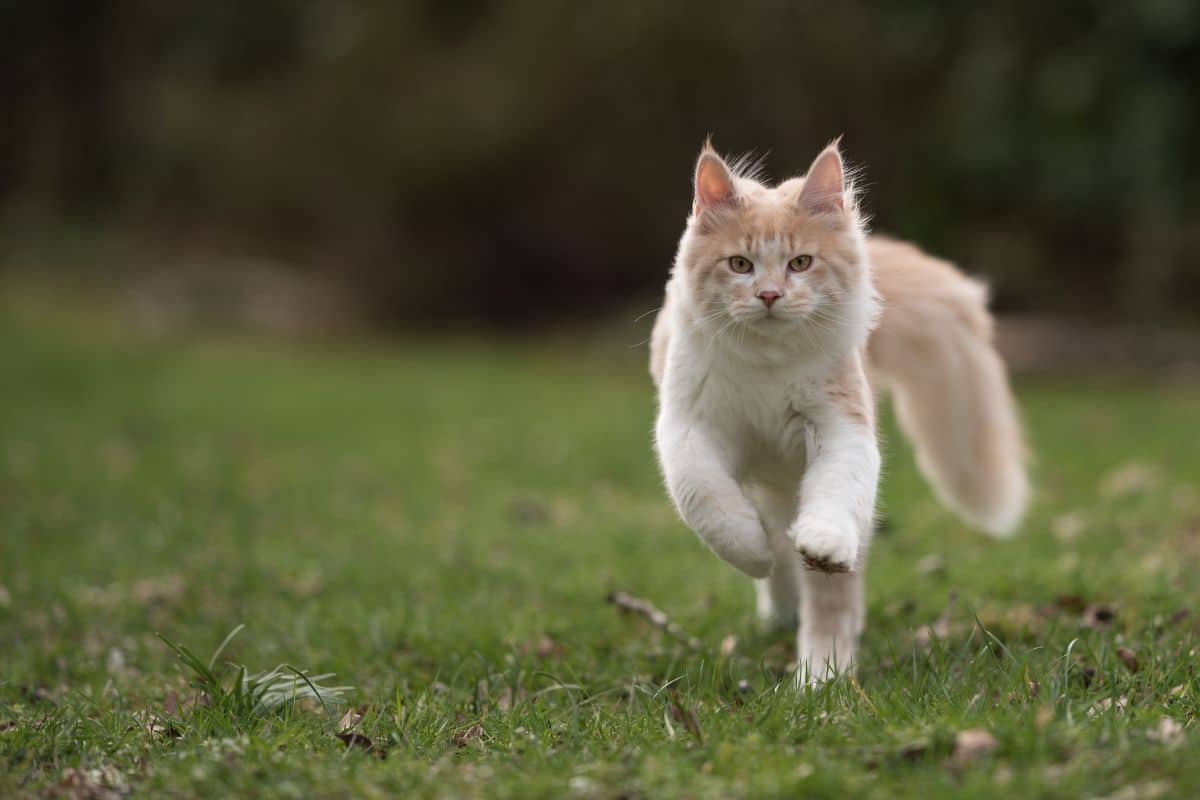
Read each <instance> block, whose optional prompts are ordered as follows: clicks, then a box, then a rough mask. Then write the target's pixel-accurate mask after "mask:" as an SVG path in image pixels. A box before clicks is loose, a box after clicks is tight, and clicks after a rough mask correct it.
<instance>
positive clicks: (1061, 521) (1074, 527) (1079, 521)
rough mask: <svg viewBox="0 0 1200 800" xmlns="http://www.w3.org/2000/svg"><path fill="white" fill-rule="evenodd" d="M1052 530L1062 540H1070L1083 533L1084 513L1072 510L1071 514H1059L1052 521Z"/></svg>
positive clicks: (1055, 536) (1056, 537)
mask: <svg viewBox="0 0 1200 800" xmlns="http://www.w3.org/2000/svg"><path fill="white" fill-rule="evenodd" d="M1050 531H1051V532H1052V533H1053V534H1054V538H1055V539H1058V540H1059V541H1060V542H1069V541H1071V540H1073V539H1076V538H1078V536H1079V534H1081V533H1083V514H1082V513H1081V512H1079V511H1072V512H1071V513H1069V514H1059V515H1058V516H1057V517H1055V518H1054V521H1053V522H1052V523H1050Z"/></svg>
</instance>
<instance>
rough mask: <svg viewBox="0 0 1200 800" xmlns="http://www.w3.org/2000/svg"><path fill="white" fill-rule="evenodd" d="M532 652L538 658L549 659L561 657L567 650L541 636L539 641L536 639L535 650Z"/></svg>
mask: <svg viewBox="0 0 1200 800" xmlns="http://www.w3.org/2000/svg"><path fill="white" fill-rule="evenodd" d="M534 652H536V653H537V654H538V658H550V657H551V656H561V655H563V654H564V653H566V652H567V649H566V648H565V647H563V646H562V645H561V644H559V643H558V642H556V641H554V640H553V639H551V638H550V637H549V636H543V637H542V638H541V639H538V643H537V648H536V649H535V651H534Z"/></svg>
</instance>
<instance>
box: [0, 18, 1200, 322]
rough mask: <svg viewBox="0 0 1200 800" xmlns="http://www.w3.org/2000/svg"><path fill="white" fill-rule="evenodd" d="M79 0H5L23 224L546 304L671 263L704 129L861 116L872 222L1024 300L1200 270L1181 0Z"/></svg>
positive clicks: (499, 306)
mask: <svg viewBox="0 0 1200 800" xmlns="http://www.w3.org/2000/svg"><path fill="white" fill-rule="evenodd" d="M87 5H88V7H89V9H92V10H91V11H90V12H89V13H88V14H80V13H78V10H77V8H76V6H77V4H74V3H64V2H46V3H37V4H29V3H26V4H19V3H18V4H11V6H12V7H11V9H10V10H7V11H4V12H0V32H2V33H0V42H3V43H5V45H6V46H5V48H4V51H5V55H6V58H5V62H4V66H3V67H0V85H4V86H6V88H8V91H6V92H5V95H6V102H7V103H8V105H7V106H6V107H5V109H4V117H5V126H4V127H5V131H4V135H3V138H2V139H0V192H3V193H4V194H3V196H2V197H0V199H3V200H4V201H5V204H6V206H5V207H7V209H8V210H9V212H10V214H9V216H10V217H11V219H12V220H13V221H14V223H15V224H17V225H21V224H22V223H23V222H24V221H25V220H27V219H28V218H29V216H30V214H31V213H33V215H34V217H35V218H36V216H37V214H39V213H40V214H49V215H50V216H52V217H53V216H56V215H58V214H61V213H75V214H77V215H78V214H79V213H83V215H84V216H88V215H89V214H90V215H91V216H92V217H97V216H98V217H100V218H101V219H103V220H105V221H106V222H109V223H111V222H125V223H127V224H130V225H133V226H134V227H137V226H144V225H145V224H146V223H147V222H150V223H152V224H153V226H154V228H155V230H161V229H162V228H164V227H165V228H166V229H167V230H170V231H174V232H175V233H176V235H177V239H176V240H177V241H182V242H186V243H187V245H188V247H189V249H190V250H192V252H194V251H195V250H196V249H198V250H200V251H201V252H205V251H207V252H208V254H209V255H211V251H214V250H215V251H216V253H217V254H224V255H230V254H235V255H236V254H243V253H247V252H249V253H254V254H261V255H272V256H275V257H277V258H280V259H282V260H284V261H287V262H290V263H295V264H298V265H301V266H303V267H305V268H306V269H309V270H312V271H315V272H319V273H321V274H324V275H328V276H333V277H335V278H336V279H337V280H339V281H343V282H345V283H346V284H347V285H349V286H350V287H352V288H353V289H354V290H355V291H356V292H357V293H358V296H359V297H360V298H361V299H362V300H363V303H364V306H365V308H366V309H367V310H368V311H370V312H372V313H373V314H375V315H376V316H377V318H379V319H386V320H390V321H393V322H410V321H411V320H412V319H413V318H414V317H418V316H421V317H425V318H428V319H436V320H440V321H447V320H454V319H457V320H483V321H488V322H493V323H506V324H528V323H530V322H534V321H537V320H540V319H546V318H555V317H557V318H564V317H565V318H578V317H579V316H581V315H587V314H594V313H598V312H601V311H603V310H605V309H608V308H611V307H612V305H613V304H614V303H616V304H619V303H621V302H623V301H624V300H626V299H627V298H628V297H629V296H630V295H631V294H635V293H639V292H642V293H647V292H653V291H654V290H656V289H657V288H658V287H659V286H660V285H661V283H662V280H663V277H664V275H665V272H666V268H667V265H668V263H669V260H670V258H671V254H672V249H673V245H674V242H675V241H676V239H677V237H678V234H679V229H680V226H681V222H682V220H683V218H684V216H685V214H686V212H687V209H688V204H689V178H690V171H691V168H692V164H693V158H694V156H695V153H696V152H697V149H698V147H699V144H700V142H701V140H702V139H703V137H704V136H705V135H706V134H708V133H713V134H715V135H716V141H717V143H718V145H719V146H720V147H722V148H725V149H727V150H730V151H735V152H737V151H742V150H748V149H757V150H759V151H769V153H770V154H771V157H770V159H769V164H768V166H769V169H768V172H769V173H770V174H772V175H774V176H775V177H782V176H785V175H788V174H791V173H794V172H796V171H798V170H801V169H803V168H804V167H805V166H806V165H807V164H808V162H809V160H810V159H811V157H812V156H813V154H814V153H815V152H816V151H817V149H818V148H819V147H820V146H822V145H823V144H824V143H826V142H827V141H829V140H830V139H832V138H833V137H834V136H836V135H839V134H845V145H846V148H847V151H848V153H849V156H850V158H851V159H852V160H853V161H854V162H856V163H861V164H863V165H864V166H865V172H864V181H863V184H864V186H865V188H866V189H867V191H868V194H869V198H870V199H869V203H868V205H869V208H870V209H871V210H872V211H873V212H874V213H875V218H876V224H877V226H878V227H879V229H881V230H884V231H888V232H892V233H895V234H898V235H902V236H905V237H910V238H914V239H916V240H917V241H919V242H921V243H923V244H925V245H927V246H929V247H930V248H932V249H933V250H934V251H935V252H937V253H939V254H942V255H945V256H948V257H951V258H953V259H955V260H959V261H962V262H964V263H965V264H966V265H967V266H968V267H969V268H970V269H972V270H973V271H976V272H979V273H981V274H984V275H986V276H987V277H989V278H991V279H993V280H994V281H995V283H996V285H997V291H998V295H999V298H1000V301H1001V302H1002V304H1004V305H1005V306H1007V307H1011V308H1024V309H1038V310H1056V311H1069V312H1073V313H1079V314H1086V315H1095V316H1101V317H1103V318H1105V319H1111V318H1112V317H1113V316H1114V315H1115V316H1123V317H1127V318H1142V319H1158V318H1159V316H1160V315H1161V314H1162V313H1163V312H1164V311H1166V312H1173V313H1175V314H1177V315H1178V316H1180V317H1184V318H1187V317H1190V316H1192V310H1193V309H1194V308H1195V307H1196V302H1197V300H1198V299H1200V270H1197V268H1196V264H1198V263H1200V238H1198V234H1197V229H1196V226H1195V225H1194V224H1193V222H1192V221H1193V220H1194V219H1195V218H1196V215H1197V211H1198V208H1197V204H1196V199H1195V198H1197V197H1200V154H1198V153H1200V150H1198V148H1197V147H1196V146H1195V143H1196V141H1198V140H1200V11H1198V8H1200V7H1198V6H1197V5H1196V4H1195V3H1190V2H1186V1H1185V0H1166V2H1146V3H1104V2H1067V3H1046V2H1033V0H1025V1H1024V2H1007V3H1001V4H989V5H985V6H979V5H973V4H961V3H960V4H954V3H937V2H929V0H900V1H899V2H872V1H869V0H854V1H853V2H842V3H834V4H829V3H783V2H774V1H772V0H752V1H751V2H742V3H737V4H733V5H731V4H729V3H723V2H715V1H714V0H699V2H691V3H677V2H667V3H645V2H643V0H613V1H612V2H606V3H601V4H583V5H580V4H575V3H561V2H550V1H549V0H465V1H464V0H456V1H455V2H429V1H422V2H416V1H415V0H410V1H409V2H396V3H374V4H370V3H368V4H360V3H350V4H337V3H322V2H311V1H310V0H304V1H297V2H274V1H273V2H269V3H261V2H260V3H253V4H250V5H248V6H243V5H238V6H236V7H234V6H227V5H225V4H220V3H197V2H191V3H170V4H163V3H160V2H147V1H146V0H141V1H140V2H131V3H115V2H110V3H92V4H87ZM85 101H86V102H85ZM81 206H82V210H81ZM0 208H3V207H0ZM501 276H502V277H501ZM1193 318H1194V317H1193Z"/></svg>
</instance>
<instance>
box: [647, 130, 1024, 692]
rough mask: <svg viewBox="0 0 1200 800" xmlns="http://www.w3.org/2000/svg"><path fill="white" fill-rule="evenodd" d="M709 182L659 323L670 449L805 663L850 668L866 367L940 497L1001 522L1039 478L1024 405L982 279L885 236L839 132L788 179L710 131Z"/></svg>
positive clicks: (998, 526)
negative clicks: (763, 175)
mask: <svg viewBox="0 0 1200 800" xmlns="http://www.w3.org/2000/svg"><path fill="white" fill-rule="evenodd" d="M695 183H696V197H695V201H694V205H693V213H692V215H691V216H690V217H689V219H688V224H687V228H686V229H685V231H684V234H683V237H682V239H681V241H680V245H679V252H678V254H677V257H676V261H675V266H674V268H673V270H672V273H671V278H670V280H669V282H668V284H667V291H666V300H665V302H664V305H663V309H662V310H661V312H660V313H659V316H658V319H657V320H656V322H655V326H654V333H653V336H652V339H651V373H652V375H653V377H654V380H655V383H656V385H657V386H658V389H659V414H658V420H657V424H656V428H655V444H656V448H657V451H658V456H659V461H660V464H661V467H662V471H663V476H664V479H665V483H666V486H667V490H668V493H669V494H670V496H671V499H672V500H673V501H674V503H675V506H676V508H677V509H678V511H679V514H680V516H681V517H682V518H683V520H684V521H685V522H686V523H687V524H688V526H689V527H691V528H692V529H693V530H694V531H695V532H696V533H697V534H698V535H699V536H700V538H701V539H702V540H703V541H704V542H705V543H706V544H707V545H708V546H709V547H710V548H711V549H712V550H713V551H714V552H715V553H716V554H717V555H718V556H719V557H721V558H722V559H724V560H725V561H728V562H729V563H730V564H732V565H733V566H734V567H736V568H738V569H739V570H741V571H743V572H745V573H746V574H748V575H750V576H752V577H754V578H756V579H758V586H757V588H758V611H759V614H760V616H761V617H763V618H765V619H770V620H774V621H776V622H780V623H785V624H794V623H795V621H796V620H797V619H799V621H800V630H799V634H798V661H799V664H800V666H801V670H800V675H801V678H802V679H803V680H823V679H825V678H828V677H829V676H831V675H833V674H835V673H836V672H838V671H839V670H844V669H849V668H852V667H853V664H854V659H855V655H856V650H857V646H858V638H859V635H860V633H861V631H862V626H863V620H864V602H863V578H862V575H863V568H864V566H865V561H866V552H867V547H868V544H869V541H870V535H871V531H872V522H873V515H874V510H875V498H876V491H877V485H878V480H879V470H880V454H879V448H878V445H877V442H876V431H875V414H874V400H873V393H872V388H871V385H870V383H869V381H868V370H869V371H870V372H871V373H872V374H873V375H875V376H876V377H877V379H878V380H879V382H881V383H883V384H886V385H887V386H888V387H890V388H891V389H892V391H893V393H894V395H895V398H896V404H897V409H898V412H899V417H900V420H901V423H902V426H903V428H904V430H905V432H906V433H907V434H908V435H909V436H911V437H912V438H913V439H914V442H915V445H916V447H917V453H918V458H919V461H920V464H921V468H922V470H923V472H924V474H925V475H926V476H927V477H929V479H930V480H931V482H932V483H933V484H934V486H935V488H936V489H937V491H938V493H939V496H941V497H942V498H943V499H944V500H945V501H946V502H947V504H948V505H950V506H951V507H952V508H954V509H955V510H957V511H959V512H960V513H962V514H963V515H964V516H965V517H967V518H968V519H970V520H972V521H974V522H977V523H978V524H980V525H981V526H982V527H984V528H986V529H988V530H991V531H997V532H1000V531H1008V530H1011V529H1013V528H1014V527H1015V525H1016V523H1017V521H1018V520H1019V518H1020V515H1021V512H1022V510H1023V508H1024V504H1025V500H1026V495H1027V490H1026V482H1025V476H1024V468H1023V464H1022V459H1021V453H1022V448H1021V440H1020V435H1019V429H1018V425H1017V420H1016V413H1015V408H1014V404H1013V402H1012V397H1011V393H1010V392H1009V389H1008V384H1007V379H1006V377H1005V374H1004V368H1003V364H1002V363H1001V362H1000V360H999V358H998V356H997V355H996V354H995V352H994V350H993V349H992V348H991V344H990V331H991V327H990V326H991V321H990V317H989V316H988V314H987V311H986V305H985V292H984V291H983V288H982V286H981V285H979V284H977V283H975V282H974V281H972V280H970V279H969V278H966V277H965V276H963V275H962V274H961V273H959V272H958V271H957V270H955V269H954V268H953V267H951V266H950V265H948V264H946V263H945V262H940V261H937V260H936V259H932V258H930V257H929V256H926V255H925V254H923V253H921V252H920V251H919V250H917V249H916V248H914V247H911V246H910V245H904V244H901V243H898V242H893V241H890V240H886V239H881V238H874V239H870V240H868V238H867V236H866V233H865V231H864V225H863V221H862V220H861V218H860V216H859V213H858V208H857V203H856V196H855V193H854V191H853V188H852V187H850V186H849V185H848V184H847V182H846V180H845V171H844V167H843V165H842V159H841V156H840V153H839V152H838V149H837V146H836V145H832V146H830V147H829V148H827V149H826V150H825V151H824V152H822V153H821V154H820V155H819V156H818V157H817V159H816V160H815V161H814V162H813V165H812V166H811V167H810V168H809V171H808V173H807V175H806V177H804V178H795V179H792V180H789V181H785V182H784V183H782V184H780V185H778V186H776V187H768V186H765V185H763V184H761V183H759V182H758V181H756V180H753V179H752V178H750V177H748V176H744V175H739V174H737V173H736V171H735V170H733V169H731V168H730V167H729V166H728V164H727V163H726V162H725V161H724V160H722V159H721V158H720V157H719V156H718V155H717V154H716V153H715V152H714V151H713V150H712V149H711V147H709V146H707V145H706V147H705V149H704V150H703V151H702V153H701V155H700V159H699V161H698V163H697V169H696V181H695ZM797 257H800V260H795V259H797ZM804 257H808V260H807V261H805V260H803V259H804ZM747 264H750V265H751V268H750V269H749V270H747V269H746V265H747ZM877 291H878V292H879V293H880V294H881V295H882V311H881V308H880V303H879V299H878V297H877ZM876 323H879V324H878V327H877V328H876V327H875V326H876ZM873 328H874V332H872V330H873Z"/></svg>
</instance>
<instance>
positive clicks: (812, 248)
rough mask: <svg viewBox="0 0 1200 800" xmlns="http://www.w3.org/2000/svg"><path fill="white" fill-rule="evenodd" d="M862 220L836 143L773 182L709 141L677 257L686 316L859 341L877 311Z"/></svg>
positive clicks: (701, 322) (714, 324)
mask: <svg viewBox="0 0 1200 800" xmlns="http://www.w3.org/2000/svg"><path fill="white" fill-rule="evenodd" d="M863 228H864V223H863V220H862V217H861V216H860V214H859V210H858V205H857V202H856V195H855V192H854V189H853V187H852V186H851V185H850V183H849V182H848V180H847V177H846V168H845V165H844V164H843V162H842V156H841V153H840V152H839V149H838V145H837V143H834V144H831V145H830V146H829V147H827V148H825V150H823V151H822V152H821V154H820V155H818V156H817V158H816V160H815V161H813V163H812V166H810V167H809V169H808V172H807V173H806V174H805V175H804V176H803V177H797V178H792V179H790V180H787V181H784V182H783V183H780V184H779V185H778V186H773V187H772V186H767V185H764V184H763V183H760V182H759V181H758V180H756V179H755V178H754V177H753V176H752V175H750V174H747V170H746V169H745V168H739V167H738V166H736V165H735V166H730V164H729V163H727V162H726V161H725V160H724V159H722V158H721V156H719V155H718V154H717V152H716V151H715V150H713V148H712V146H711V144H708V143H706V144H705V146H704V149H703V150H702V151H701V152H700V158H699V161H697V163H696V176H695V199H694V202H693V205H692V214H691V216H690V217H689V218H688V223H687V229H686V231H685V232H684V235H683V238H682V240H681V241H680V246H679V254H678V257H677V259H676V277H677V279H678V280H680V281H682V284H683V292H682V294H683V295H684V297H683V298H682V300H683V303H684V305H685V307H686V308H687V311H688V316H689V317H690V319H691V320H692V321H693V322H694V324H696V325H698V326H701V327H703V328H707V329H710V330H711V332H712V334H713V335H714V336H717V335H720V334H723V333H725V332H727V331H736V332H738V333H739V335H740V334H741V333H742V332H744V331H749V332H751V333H754V334H757V335H758V336H760V337H767V338H774V337H788V338H789V339H793V338H794V339H797V340H800V337H801V336H802V335H805V334H806V335H807V340H808V341H814V340H822V341H824V340H827V339H828V338H829V335H830V334H844V336H841V337H840V338H845V336H849V337H850V338H852V339H854V340H859V341H860V340H861V338H862V337H865V335H866V329H867V328H869V327H870V318H871V315H872V313H873V310H874V293H873V289H872V287H871V280H870V267H869V265H868V262H867V260H866V256H865V250H864V239H865V234H864V230H863ZM859 329H862V330H861V331H860V330H859ZM859 333H861V336H859V335H857V334H859Z"/></svg>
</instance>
